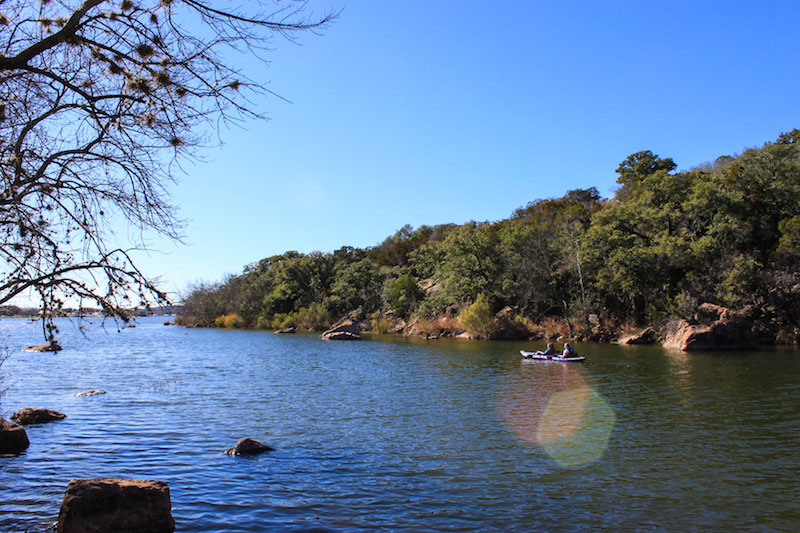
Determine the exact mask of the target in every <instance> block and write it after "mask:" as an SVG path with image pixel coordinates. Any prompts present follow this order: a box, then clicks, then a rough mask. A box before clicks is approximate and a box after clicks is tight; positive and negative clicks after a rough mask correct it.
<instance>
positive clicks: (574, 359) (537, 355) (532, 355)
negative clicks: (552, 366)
mask: <svg viewBox="0 0 800 533" xmlns="http://www.w3.org/2000/svg"><path fill="white" fill-rule="evenodd" d="M519 353H521V354H522V357H523V358H525V359H544V360H546V361H561V362H562V363H577V362H579V361H583V360H584V359H586V358H585V357H583V356H582V355H573V356H572V357H561V356H560V355H544V354H540V353H536V352H526V351H525V350H520V351H519Z"/></svg>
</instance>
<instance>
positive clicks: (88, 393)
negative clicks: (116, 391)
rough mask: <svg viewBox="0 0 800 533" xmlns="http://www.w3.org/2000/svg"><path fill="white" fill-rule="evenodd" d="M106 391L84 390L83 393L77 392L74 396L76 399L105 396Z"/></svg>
mask: <svg viewBox="0 0 800 533" xmlns="http://www.w3.org/2000/svg"><path fill="white" fill-rule="evenodd" d="M105 393H106V391H104V390H85V391H83V392H79V393H78V394H76V395H75V396H76V397H78V398H83V397H85V396H97V395H98V394H105Z"/></svg>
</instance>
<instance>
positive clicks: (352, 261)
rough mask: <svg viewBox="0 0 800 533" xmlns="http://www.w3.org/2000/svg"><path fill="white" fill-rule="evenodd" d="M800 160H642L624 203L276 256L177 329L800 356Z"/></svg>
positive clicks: (534, 209) (198, 302)
mask: <svg viewBox="0 0 800 533" xmlns="http://www.w3.org/2000/svg"><path fill="white" fill-rule="evenodd" d="M799 162H800V130H798V129H795V130H792V131H790V132H788V133H784V134H781V135H780V136H779V137H778V138H777V139H776V140H775V141H774V142H767V143H765V144H764V145H763V147H761V148H757V149H749V150H746V151H744V152H743V153H742V154H741V155H736V156H729V155H723V156H720V157H718V158H717V159H716V160H714V161H713V162H711V163H702V164H699V165H697V166H695V167H693V168H690V169H689V170H681V171H676V168H677V165H676V163H675V162H674V161H673V160H672V159H670V158H662V157H659V156H658V155H656V154H654V153H652V152H650V151H641V152H637V153H635V154H632V155H630V156H628V157H627V158H626V159H625V160H624V161H622V163H620V165H619V167H618V168H617V169H616V172H617V175H618V180H617V182H618V183H619V188H618V190H617V191H616V193H615V195H614V197H613V198H602V197H601V196H600V194H599V193H598V191H597V189H596V188H594V187H592V188H588V189H577V190H571V191H568V192H567V193H566V194H565V195H564V196H563V197H561V198H550V199H543V200H535V201H532V202H530V203H528V204H527V205H526V206H523V207H520V208H518V209H516V210H515V211H514V212H513V213H512V215H511V216H510V217H509V218H507V219H503V220H498V221H494V222H468V223H466V224H460V225H458V224H444V225H436V226H421V227H419V228H416V229H414V228H412V227H411V226H408V225H407V226H405V227H403V228H401V229H400V230H399V231H398V232H397V233H395V234H394V235H392V236H390V237H388V238H386V239H385V240H384V241H383V242H382V243H380V244H378V245H377V246H374V247H371V248H366V249H362V248H354V247H349V246H345V247H342V248H340V249H338V250H336V251H334V252H333V253H322V252H313V253H309V254H304V253H298V252H295V251H289V252H286V253H284V254H282V255H277V256H272V257H267V258H265V259H262V260H261V261H259V262H257V263H254V264H251V265H248V266H246V267H245V268H244V271H243V272H242V273H241V274H239V275H236V276H231V277H229V278H228V279H226V280H225V281H224V282H221V283H218V284H199V285H198V286H196V287H195V289H194V290H193V291H192V292H191V293H190V294H189V295H188V297H187V298H186V299H185V301H184V305H183V309H182V311H181V315H180V316H179V317H178V319H177V320H176V323H177V324H180V325H184V326H201V327H220V328H260V329H274V330H280V331H295V330H306V331H324V330H326V329H328V328H330V327H331V326H332V325H333V324H335V323H336V322H338V321H340V320H342V319H345V318H346V319H349V320H351V321H353V322H355V323H357V324H358V327H359V330H363V331H367V332H374V333H401V334H407V335H419V336H424V337H427V338H438V337H443V336H459V337H467V338H477V339H545V338H548V339H550V338H552V339H555V338H570V339H579V340H583V341H594V342H613V341H617V340H619V339H625V338H626V337H627V339H626V340H625V342H631V343H641V342H657V341H662V342H664V343H665V345H666V346H673V347H681V349H686V348H687V346H694V349H708V347H714V346H716V347H720V348H722V347H724V348H725V349H728V348H731V347H739V348H746V347H749V346H752V345H754V344H776V343H777V344H781V343H785V344H797V343H798V341H800V322H798V320H799V319H798V317H800V303H798V302H800V273H798V271H797V265H798V264H800V215H798V213H800V186H799V185H798V183H800V181H799V180H798V177H799V176H800V169H799V167H798V163H799ZM289 328H293V329H289ZM648 328H650V329H648ZM687 328H688V329H687ZM698 328H699V329H698ZM709 328H710V329H709ZM701 330H702V331H701ZM645 331H647V332H648V333H647V334H646V335H645V336H644V337H642V336H640V335H639V334H640V333H642V332H645ZM699 334H702V339H704V340H696V339H695V340H694V341H691V340H689V338H690V337H691V336H692V335H695V336H697V335H699ZM681 339H683V340H681Z"/></svg>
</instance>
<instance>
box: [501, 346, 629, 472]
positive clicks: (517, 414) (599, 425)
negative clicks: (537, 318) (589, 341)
mask: <svg viewBox="0 0 800 533" xmlns="http://www.w3.org/2000/svg"><path fill="white" fill-rule="evenodd" d="M521 363H522V368H521V369H520V371H519V372H511V373H509V374H508V375H507V379H506V382H505V384H504V386H503V389H502V392H501V394H500V399H499V406H498V408H499V411H500V413H501V415H502V417H503V419H504V420H505V421H506V423H507V424H508V425H509V426H510V427H511V428H512V430H513V431H514V432H516V433H517V434H518V435H519V436H520V437H521V438H522V439H523V440H525V441H526V442H528V443H538V444H539V445H540V446H541V447H542V448H543V449H544V451H545V452H546V453H547V454H548V455H549V456H550V457H551V458H552V459H553V460H554V461H555V462H556V463H557V464H558V465H560V466H563V467H576V466H581V465H585V464H588V463H591V462H593V461H596V460H597V459H599V458H600V457H601V456H602V455H603V453H604V452H605V449H606V445H607V443H608V439H609V437H610V435H611V431H612V428H613V426H614V411H613V409H611V407H610V406H609V405H608V402H606V401H605V399H603V397H602V396H601V395H600V394H599V393H598V392H597V391H595V390H594V389H592V387H591V386H589V385H588V384H587V383H586V381H585V380H584V379H583V377H582V376H581V371H580V369H581V365H576V364H574V363H561V362H554V361H546V360H535V359H526V360H523V361H522V362H521Z"/></svg>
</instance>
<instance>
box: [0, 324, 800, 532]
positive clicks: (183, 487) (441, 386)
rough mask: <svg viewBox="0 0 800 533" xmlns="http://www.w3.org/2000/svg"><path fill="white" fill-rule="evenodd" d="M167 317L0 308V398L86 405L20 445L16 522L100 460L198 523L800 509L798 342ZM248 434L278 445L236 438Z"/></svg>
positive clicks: (727, 522)
mask: <svg viewBox="0 0 800 533" xmlns="http://www.w3.org/2000/svg"><path fill="white" fill-rule="evenodd" d="M163 321H164V319H163V318H147V319H140V320H139V322H137V327H135V328H123V329H122V330H121V331H119V332H117V329H116V327H115V326H114V325H113V324H112V323H107V324H106V329H103V328H102V327H101V326H100V324H99V323H98V324H94V325H92V326H89V327H88V328H87V334H86V336H85V337H84V336H82V335H81V334H80V333H79V332H78V331H77V330H76V329H75V328H74V327H73V326H72V325H70V323H69V322H67V321H63V323H62V324H61V325H62V333H61V335H60V339H61V340H62V342H63V344H64V346H65V349H64V350H63V351H61V352H59V353H58V354H49V353H48V354H33V353H23V352H21V351H20V350H21V348H22V347H24V346H25V345H27V344H34V343H39V342H41V338H40V329H39V327H38V325H37V324H35V323H31V322H29V321H26V320H23V319H5V320H3V321H2V322H0V329H2V331H3V337H4V339H5V343H6V344H7V345H8V347H9V352H10V355H11V357H10V359H9V360H8V361H7V362H6V363H5V364H4V365H3V368H2V371H3V374H5V378H4V379H3V380H2V387H0V388H8V391H7V393H6V395H5V396H4V397H3V398H2V403H0V414H1V415H2V416H4V417H6V418H8V417H9V416H10V415H11V414H12V413H14V412H15V411H16V410H18V409H20V408H22V407H28V406H31V407H45V408H50V409H56V410H58V411H61V412H63V413H65V414H67V416H68V418H67V419H66V420H63V421H60V422H55V423H51V424H45V425H38V426H30V427H28V428H27V431H28V436H29V438H30V440H31V446H30V448H29V449H28V450H27V451H26V452H25V453H23V454H22V455H20V456H18V457H8V456H6V457H0V530H2V531H24V530H28V531H42V530H44V529H46V528H47V527H49V526H50V525H52V523H53V522H54V521H55V520H56V518H57V515H58V507H59V505H60V502H61V499H62V497H63V494H64V490H65V488H66V485H67V482H68V481H69V480H70V479H71V478H83V477H127V478H146V479H158V480H164V481H167V482H169V486H170V491H171V496H172V504H173V515H174V517H175V520H176V527H177V530H179V531H270V530H274V531H292V530H297V531H301V530H306V529H310V528H320V529H322V530H330V531H354V530H361V529H372V528H376V529H384V530H399V531H402V530H407V531H426V530H427V531H433V530H436V531H473V530H485V531H497V530H505V531H531V530H584V529H588V528H608V529H612V530H640V529H646V530H647V529H657V530H670V531H679V530H680V531H686V530H691V531H694V530H730V529H738V530H754V531H796V530H798V529H800V504H798V499H797V494H798V493H800V478H799V477H798V472H800V445H798V442H800V416H798V413H800V394H799V392H800V389H799V388H798V384H799V383H800V352H798V351H797V350H796V349H792V348H789V349H786V348H770V349H764V350H762V351H757V352H749V353H716V354H693V355H688V354H683V353H677V352H668V351H665V350H663V349H661V348H660V347H621V346H606V345H578V349H579V351H581V353H582V354H583V355H586V356H587V361H586V363H584V364H578V365H576V364H565V363H553V362H548V361H522V360H521V359H520V357H519V355H518V350H519V349H520V348H528V349H530V348H536V346H531V345H530V344H527V343H515V342H474V341H472V342H471V341H456V340H432V341H424V340H419V339H409V338H399V337H376V338H374V339H372V340H367V341H362V342H349V343H348V342H341V343H337V342H325V341H322V340H320V339H319V338H318V337H317V336H315V335H300V334H298V335H287V336H279V335H275V334H272V333H269V332H254V331H221V330H213V329H184V328H177V327H165V326H163V325H162V322H163ZM87 389H102V390H105V391H107V394H104V395H100V396H94V397H88V398H77V397H75V396H74V395H75V394H76V393H78V392H80V391H83V390H87ZM242 437H251V438H255V439H257V440H260V441H262V442H265V443H267V444H270V445H271V446H273V447H275V448H276V450H275V451H274V452H271V453H269V454H266V455H262V456H259V457H257V458H254V459H245V458H236V457H229V456H227V455H225V454H224V450H225V448H227V447H229V446H232V445H233V444H234V443H235V442H236V441H237V440H238V439H239V438H242Z"/></svg>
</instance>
